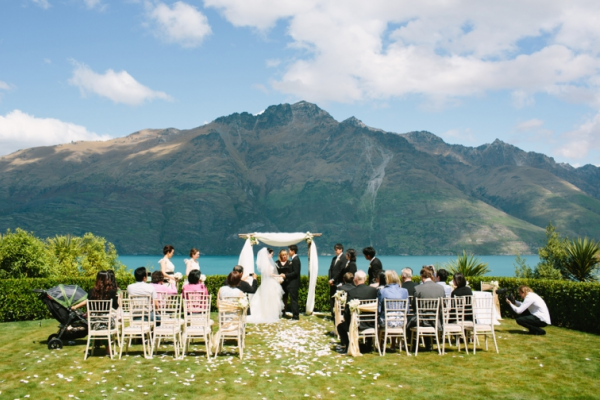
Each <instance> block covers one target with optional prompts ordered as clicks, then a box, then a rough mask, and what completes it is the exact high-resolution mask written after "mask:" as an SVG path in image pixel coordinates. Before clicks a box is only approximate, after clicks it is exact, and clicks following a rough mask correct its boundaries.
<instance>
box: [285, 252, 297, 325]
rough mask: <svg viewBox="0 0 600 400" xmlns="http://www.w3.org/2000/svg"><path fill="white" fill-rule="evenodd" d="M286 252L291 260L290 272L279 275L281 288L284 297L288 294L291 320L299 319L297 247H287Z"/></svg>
mask: <svg viewBox="0 0 600 400" xmlns="http://www.w3.org/2000/svg"><path fill="white" fill-rule="evenodd" d="M288 250H289V253H290V258H291V263H292V267H291V271H290V272H288V273H284V274H281V275H280V276H281V277H282V278H283V279H284V282H283V285H282V286H283V288H284V291H285V295H286V297H287V295H288V294H289V297H290V303H291V308H292V319H293V320H296V321H297V320H299V319H300V309H299V307H298V290H299V289H300V257H298V255H297V254H296V253H298V246H296V245H295V244H293V245H291V246H288Z"/></svg>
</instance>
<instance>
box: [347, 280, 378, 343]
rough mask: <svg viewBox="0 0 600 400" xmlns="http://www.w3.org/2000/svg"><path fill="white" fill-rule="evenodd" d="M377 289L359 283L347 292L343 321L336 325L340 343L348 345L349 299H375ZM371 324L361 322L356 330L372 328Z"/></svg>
mask: <svg viewBox="0 0 600 400" xmlns="http://www.w3.org/2000/svg"><path fill="white" fill-rule="evenodd" d="M377 293H378V292H377V289H376V288H373V287H371V286H368V285H365V284H364V283H363V284H360V285H358V286H356V287H355V288H354V289H352V290H350V291H349V292H348V296H347V297H346V309H345V310H344V322H342V323H341V324H339V325H338V326H337V331H338V334H339V335H340V340H341V342H342V345H344V346H346V347H347V346H348V343H349V340H348V329H350V318H351V315H350V306H349V305H348V303H350V301H351V300H354V299H358V300H375V299H377ZM372 327H373V326H369V325H367V324H366V323H361V324H360V326H359V327H358V330H364V329H368V328H372Z"/></svg>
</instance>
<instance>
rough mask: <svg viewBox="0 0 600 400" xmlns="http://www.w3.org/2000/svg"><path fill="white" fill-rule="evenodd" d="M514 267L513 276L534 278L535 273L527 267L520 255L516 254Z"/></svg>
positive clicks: (525, 261)
mask: <svg viewBox="0 0 600 400" xmlns="http://www.w3.org/2000/svg"><path fill="white" fill-rule="evenodd" d="M513 265H514V266H515V276H516V277H517V278H527V279H529V278H534V277H535V271H534V270H533V268H531V267H530V266H529V265H527V260H526V259H524V258H523V257H521V255H520V254H517V256H516V257H515V262H514V263H513Z"/></svg>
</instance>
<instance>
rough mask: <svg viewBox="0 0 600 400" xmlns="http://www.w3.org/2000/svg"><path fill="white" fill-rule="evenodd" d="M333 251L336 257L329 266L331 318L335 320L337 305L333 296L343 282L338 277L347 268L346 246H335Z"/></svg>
mask: <svg viewBox="0 0 600 400" xmlns="http://www.w3.org/2000/svg"><path fill="white" fill-rule="evenodd" d="M333 251H334V252H335V256H333V258H332V259H331V265H330V266H329V274H328V275H329V299H330V304H329V305H330V309H331V318H334V315H333V306H334V305H335V299H334V298H333V295H335V292H337V287H338V285H341V284H342V282H340V281H338V280H337V278H338V275H339V273H340V272H341V271H342V269H344V267H345V266H346V257H344V246H342V245H341V244H340V243H338V244H336V245H335V246H333Z"/></svg>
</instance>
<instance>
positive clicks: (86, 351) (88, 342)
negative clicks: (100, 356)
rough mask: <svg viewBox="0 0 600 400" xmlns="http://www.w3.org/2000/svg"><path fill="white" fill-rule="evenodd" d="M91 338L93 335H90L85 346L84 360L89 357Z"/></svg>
mask: <svg viewBox="0 0 600 400" xmlns="http://www.w3.org/2000/svg"><path fill="white" fill-rule="evenodd" d="M90 340H91V337H90V336H88V340H87V345H86V346H85V355H84V356H83V359H84V360H87V358H88V350H89V348H90Z"/></svg>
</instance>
